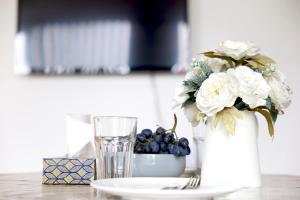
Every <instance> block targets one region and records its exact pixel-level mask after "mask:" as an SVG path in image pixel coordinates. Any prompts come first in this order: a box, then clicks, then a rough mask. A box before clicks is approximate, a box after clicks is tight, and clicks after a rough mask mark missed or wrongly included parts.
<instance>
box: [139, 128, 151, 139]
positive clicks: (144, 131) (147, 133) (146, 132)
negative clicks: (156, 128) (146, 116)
mask: <svg viewBox="0 0 300 200" xmlns="http://www.w3.org/2000/svg"><path fill="white" fill-rule="evenodd" d="M141 134H143V135H144V136H145V137H146V138H147V139H148V138H150V137H151V135H152V131H151V130H150V129H143V130H142V132H141Z"/></svg>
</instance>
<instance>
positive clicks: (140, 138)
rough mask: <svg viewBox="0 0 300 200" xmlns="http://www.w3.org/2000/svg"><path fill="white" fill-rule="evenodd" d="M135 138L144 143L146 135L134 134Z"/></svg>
mask: <svg viewBox="0 0 300 200" xmlns="http://www.w3.org/2000/svg"><path fill="white" fill-rule="evenodd" d="M136 138H137V140H138V141H139V142H141V143H145V142H146V137H145V135H144V134H141V133H139V134H137V135H136Z"/></svg>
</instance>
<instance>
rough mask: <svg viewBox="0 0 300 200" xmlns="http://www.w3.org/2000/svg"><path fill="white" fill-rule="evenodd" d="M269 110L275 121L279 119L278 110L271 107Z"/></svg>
mask: <svg viewBox="0 0 300 200" xmlns="http://www.w3.org/2000/svg"><path fill="white" fill-rule="evenodd" d="M269 112H270V115H271V117H272V120H273V122H274V123H275V122H276V120H277V116H278V110H273V109H271V110H269Z"/></svg>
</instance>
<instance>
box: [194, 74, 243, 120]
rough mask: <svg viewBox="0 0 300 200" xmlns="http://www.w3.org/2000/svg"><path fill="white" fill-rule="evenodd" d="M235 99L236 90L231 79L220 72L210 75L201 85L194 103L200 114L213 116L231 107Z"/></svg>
mask: <svg viewBox="0 0 300 200" xmlns="http://www.w3.org/2000/svg"><path fill="white" fill-rule="evenodd" d="M236 98H237V96H236V88H235V85H234V83H233V82H232V80H231V77H230V76H229V75H227V74H226V73H224V72H220V73H213V74H211V75H210V76H209V78H208V79H206V80H205V81H204V82H203V83H202V85H201V87H200V89H199V91H198V93H197V96H196V103H197V107H198V108H199V110H200V111H201V112H202V113H204V114H206V115H207V116H213V115H214V114H216V113H217V112H219V111H221V110H223V109H224V107H231V106H233V104H234V102H235V100H236Z"/></svg>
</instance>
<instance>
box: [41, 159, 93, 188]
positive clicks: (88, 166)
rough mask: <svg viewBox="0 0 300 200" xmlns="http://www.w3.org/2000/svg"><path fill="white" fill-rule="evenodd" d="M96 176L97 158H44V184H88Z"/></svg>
mask: <svg viewBox="0 0 300 200" xmlns="http://www.w3.org/2000/svg"><path fill="white" fill-rule="evenodd" d="M95 177H96V160H95V159H81V158H44V159H43V184H50V185H58V184H76V185H87V184H90V182H91V181H92V180H94V179H95Z"/></svg>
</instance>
